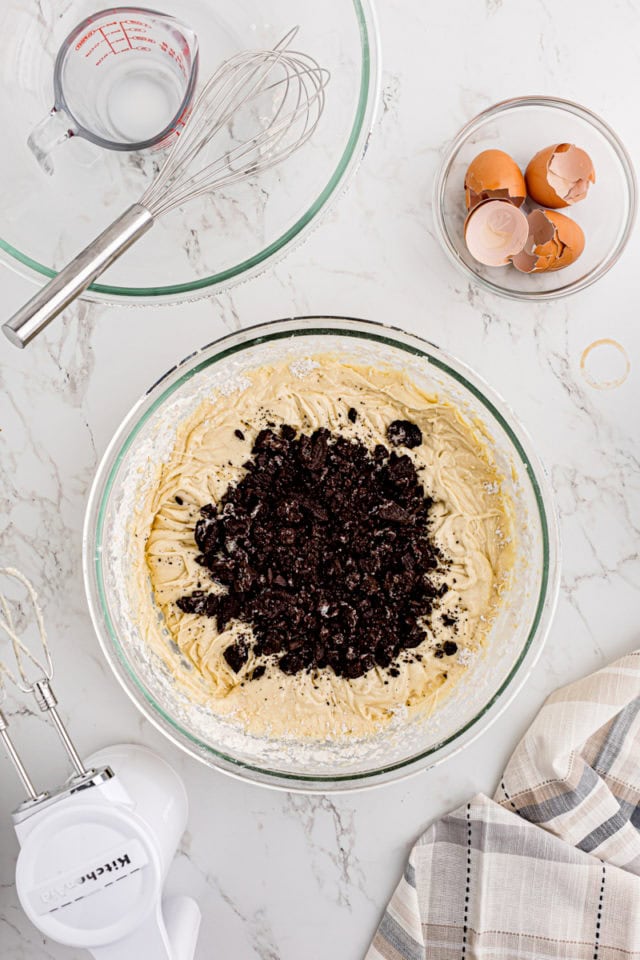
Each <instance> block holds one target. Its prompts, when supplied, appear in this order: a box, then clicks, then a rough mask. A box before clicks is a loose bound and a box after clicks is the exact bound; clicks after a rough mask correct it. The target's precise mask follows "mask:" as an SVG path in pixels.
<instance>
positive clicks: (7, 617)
mask: <svg viewBox="0 0 640 960" xmlns="http://www.w3.org/2000/svg"><path fill="white" fill-rule="evenodd" d="M0 576H1V577H6V578H9V579H11V580H14V581H17V582H18V583H20V584H22V586H23V587H24V588H25V590H26V592H27V596H28V599H29V601H30V603H31V606H32V608H33V613H34V618H35V623H36V629H37V633H38V637H39V641H40V645H41V647H42V657H37V656H36V655H35V654H34V653H33V652H32V651H31V650H30V649H29V647H28V646H27V645H26V644H25V643H24V642H23V641H22V640H21V639H20V637H19V635H18V631H17V629H16V624H15V620H14V617H13V615H12V613H11V606H10V604H9V602H8V601H7V599H6V597H5V596H4V595H3V594H2V593H0V630H1V631H3V632H4V633H5V634H6V635H7V636H8V637H9V639H10V640H11V644H12V647H13V657H14V659H15V663H16V667H17V670H16V671H15V672H14V671H13V670H12V669H11V668H10V667H9V666H8V665H7V663H6V662H5V661H4V660H2V659H0V692H2V693H4V681H5V680H9V681H10V682H11V683H12V684H13V685H14V686H16V687H17V688H18V689H19V690H21V691H22V692H23V693H31V694H33V697H34V698H35V701H36V703H37V704H38V707H39V708H40V710H42V711H43V712H46V713H47V714H48V715H49V716H50V717H51V720H52V721H53V725H54V727H55V728H56V731H57V732H58V734H59V736H60V739H61V740H62V744H63V746H64V748H65V750H66V751H67V754H68V755H69V758H70V760H71V763H72V764H73V768H74V771H75V777H77V778H86V777H87V775H88V774H89V773H90V772H91V771H88V770H86V768H85V766H84V764H83V762H82V760H81V759H80V756H79V754H78V751H77V750H76V748H75V747H74V745H73V742H72V740H71V738H70V736H69V734H68V732H67V730H66V727H65V725H64V723H63V722H62V718H61V717H60V714H59V713H58V709H57V703H58V701H57V699H56V697H55V694H54V692H53V690H52V689H51V681H52V679H53V661H52V659H51V653H50V651H49V643H48V641H47V632H46V630H45V626H44V620H43V618H42V612H41V610H40V605H39V603H38V597H37V594H36V592H35V590H34V588H33V585H32V584H31V582H30V581H29V580H28V579H27V578H26V577H25V576H24V574H23V573H20V571H19V570H15V569H14V568H13V567H4V568H0ZM34 670H35V678H32V677H30V676H29V674H32V673H33V672H34ZM8 726H9V724H8V721H7V718H6V716H5V715H4V714H3V713H2V711H1V710H0V739H2V741H3V743H4V746H5V748H6V750H7V753H8V755H9V757H10V759H11V761H12V762H13V765H14V767H15V768H16V771H17V773H18V776H19V777H20V780H21V781H22V784H23V786H24V788H25V790H26V791H27V794H28V796H29V799H30V800H41V799H42V798H43V797H45V796H47V794H46V793H38V792H37V791H36V789H35V787H34V785H33V782H32V780H31V778H30V777H29V775H28V773H27V771H26V769H25V767H24V764H23V763H22V761H21V759H20V757H19V755H18V752H17V750H16V748H15V746H14V744H13V742H12V740H11V738H10V736H9V732H8Z"/></svg>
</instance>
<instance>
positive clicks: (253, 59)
mask: <svg viewBox="0 0 640 960" xmlns="http://www.w3.org/2000/svg"><path fill="white" fill-rule="evenodd" d="M297 32H298V28H297V27H296V28H294V29H293V30H291V31H289V33H287V34H286V35H285V36H284V37H283V38H282V40H281V41H280V42H279V43H277V44H276V45H275V47H273V49H270V50H255V51H248V52H246V53H239V54H237V55H236V56H234V57H231V59H229V60H226V61H225V62H224V63H223V64H222V65H221V66H220V67H219V69H218V70H217V71H216V72H215V73H214V74H213V76H212V77H211V78H210V79H209V80H208V82H207V84H206V86H205V87H204V88H203V90H202V92H201V93H200V95H199V97H198V98H197V100H196V102H195V104H194V107H193V111H192V113H191V116H190V117H189V118H188V120H187V121H186V123H185V126H184V129H183V131H182V133H181V135H180V136H179V137H178V139H177V140H176V143H175V145H174V146H173V147H172V149H171V152H170V153H169V154H168V156H167V158H166V160H165V162H164V164H163V166H162V168H161V169H160V171H159V173H158V175H157V177H156V178H155V180H154V181H153V183H152V184H151V186H150V187H149V188H148V189H147V190H146V192H145V193H144V195H143V196H142V198H141V200H140V202H139V203H134V204H133V205H132V206H131V207H129V209H128V210H125V212H124V213H123V214H122V216H120V217H118V219H117V220H115V221H114V222H113V223H112V224H111V225H110V226H109V227H107V229H106V230H105V231H104V232H103V233H101V234H100V236H98V237H96V239H95V240H94V241H93V242H92V243H90V244H89V246H88V247H86V248H85V249H84V250H83V251H82V252H81V253H80V254H78V256H77V257H75V259H73V260H72V261H71V262H70V263H69V264H68V265H67V266H66V267H64V269H63V270H61V272H60V273H59V274H58V275H57V276H56V277H55V278H54V279H53V280H51V281H50V283H48V284H47V285H46V286H45V287H43V289H42V290H41V291H40V292H39V293H37V294H36V295H35V296H34V297H32V299H31V300H30V301H29V302H28V303H27V304H25V306H24V307H22V308H21V309H20V310H19V311H18V312H17V313H16V314H15V315H14V316H13V317H12V318H11V319H10V320H8V321H7V322H6V323H5V324H4V325H3V327H2V329H3V330H4V332H5V334H6V335H7V337H8V338H9V340H11V342H12V343H13V344H15V345H16V346H18V347H24V346H26V345H27V343H29V341H30V340H32V339H33V338H34V337H35V336H36V334H38V333H39V332H40V330H42V329H43V328H44V327H45V326H46V325H47V324H48V323H49V322H50V321H51V320H52V319H53V318H54V317H55V316H57V314H58V313H60V312H61V311H62V310H64V308H65V307H66V306H68V304H69V303H71V301H72V300H74V299H75V298H76V297H77V296H79V295H80V294H81V293H82V291H83V290H85V289H86V288H87V287H88V286H89V284H91V283H92V282H93V281H94V280H95V279H96V277H98V276H100V274H101V273H103V271H104V270H106V269H107V267H108V266H109V265H110V264H111V263H113V261H114V260H116V259H117V258H118V257H119V256H120V255H121V254H122V253H124V251H125V250H126V249H127V248H128V247H129V246H131V244H132V243H134V242H135V241H136V240H137V239H138V238H139V237H141V236H142V234H143V233H145V232H146V231H147V230H148V229H149V228H150V227H151V225H152V224H153V223H154V222H155V220H156V218H157V217H160V216H162V215H163V214H164V213H167V212H168V211H169V210H173V208H174V207H179V206H181V205H182V204H184V203H187V202H188V201H189V200H193V199H194V198H195V197H199V196H201V195H202V194H206V193H211V192H213V191H215V190H219V189H220V188H223V187H228V186H229V185H230V184H234V183H240V182H241V181H243V180H247V179H248V178H250V177H253V176H255V175H256V174H260V173H262V172H263V171H264V170H267V169H268V168H269V167H273V166H275V165H276V164H278V163H281V162H282V161H283V160H286V159H287V157H290V156H291V154H292V153H294V152H295V151H296V150H298V149H299V148H300V147H301V146H303V144H305V143H306V142H307V140H308V139H309V137H311V135H312V134H313V132H314V130H315V129H316V127H317V125H318V122H319V120H320V117H321V116H322V112H323V110H324V105H325V88H326V85H327V83H328V81H329V72H328V71H327V70H325V69H324V68H322V67H321V66H320V65H319V64H318V63H317V61H316V60H314V59H313V57H310V56H308V55H307V54H305V53H300V52H297V51H294V50H291V49H290V44H291V41H292V40H293V38H294V37H295V35H296V33H297ZM265 94H269V95H270V96H271V99H272V105H271V109H270V114H269V116H268V118H266V119H265V118H262V117H260V116H259V113H260V111H259V104H258V100H259V99H260V98H262V97H264V95H265ZM241 120H242V122H243V123H245V124H246V123H247V122H248V124H249V126H250V127H252V130H253V132H252V133H250V134H248V135H243V136H239V137H237V138H236V137H235V136H234V131H235V129H236V128H237V127H238V126H239V125H240V122H241ZM224 130H227V131H228V132H229V133H230V135H231V142H230V143H229V140H228V139H227V140H226V142H224V143H221V145H220V149H219V152H218V153H216V152H215V151H214V150H213V149H207V148H210V146H211V144H212V141H214V140H215V139H216V138H217V137H218V136H219V135H220V133H221V131H224Z"/></svg>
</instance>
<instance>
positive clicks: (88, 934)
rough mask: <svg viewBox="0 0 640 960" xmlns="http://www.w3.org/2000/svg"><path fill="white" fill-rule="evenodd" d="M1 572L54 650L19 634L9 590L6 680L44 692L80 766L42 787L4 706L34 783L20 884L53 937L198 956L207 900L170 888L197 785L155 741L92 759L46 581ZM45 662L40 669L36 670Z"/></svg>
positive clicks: (3, 602)
mask: <svg viewBox="0 0 640 960" xmlns="http://www.w3.org/2000/svg"><path fill="white" fill-rule="evenodd" d="M0 575H3V576H4V577H7V578H9V579H10V580H12V581H14V582H16V581H17V582H18V583H19V584H21V585H22V586H23V587H24V588H25V589H26V591H27V597H28V599H29V600H30V601H31V604H32V605H33V609H34V611H35V621H36V628H37V633H38V635H39V640H40V643H41V645H42V650H43V657H42V658H38V657H36V656H35V655H34V654H33V653H32V651H31V650H30V649H29V647H28V646H27V645H26V643H24V642H23V641H22V640H21V639H20V637H19V636H18V633H17V630H16V625H15V618H14V616H13V615H12V610H11V605H10V603H9V602H8V601H7V599H6V598H5V597H4V596H3V595H2V594H0V609H1V614H0V629H1V630H3V631H4V633H5V634H7V635H8V637H9V638H10V640H11V642H12V645H13V653H14V655H15V660H16V663H17V672H13V671H12V670H11V669H10V668H9V667H8V666H7V664H6V663H4V662H2V661H0V694H3V693H4V683H3V680H5V679H6V680H9V681H10V682H12V683H13V684H14V685H15V686H16V687H17V688H18V689H19V690H21V691H22V692H23V693H31V694H33V696H34V697H35V700H36V703H37V704H38V707H39V708H40V710H42V711H44V712H46V713H47V714H48V716H49V717H51V719H52V721H53V724H54V726H55V728H56V730H57V732H58V733H59V735H60V738H61V740H62V743H63V745H64V747H65V750H66V751H67V753H68V755H69V758H70V760H71V763H72V765H73V768H74V773H73V774H72V775H71V777H70V778H69V779H68V780H67V781H66V783H65V784H64V785H63V786H61V787H58V788H56V789H54V790H47V791H43V792H41V793H39V792H37V790H36V788H35V787H34V785H33V782H32V780H31V778H30V777H29V775H28V773H27V771H26V769H25V766H24V764H23V763H22V760H21V759H20V757H19V755H18V752H17V751H16V748H15V746H14V744H13V742H12V740H11V738H10V736H9V732H8V729H7V728H8V723H7V719H6V717H5V715H4V714H3V713H2V711H1V710H0V738H1V739H2V741H3V743H4V746H5V748H6V751H7V754H8V755H9V758H10V759H11V760H12V762H13V765H14V767H15V769H16V771H17V773H18V776H19V777H20V780H21V781H22V784H23V786H24V788H25V790H26V792H27V794H28V799H27V800H25V801H24V802H23V803H21V804H20V806H19V807H18V808H17V809H16V810H15V811H14V813H13V824H14V827H15V831H16V834H17V837H18V840H19V842H20V853H19V856H18V861H17V864H16V889H17V892H18V897H19V899H20V903H21V905H22V908H23V909H24V911H25V913H26V914H27V916H28V917H29V919H30V920H31V922H32V923H33V924H34V925H35V926H36V927H37V928H38V929H39V930H40V931H41V932H42V933H43V934H44V935H45V936H47V937H50V938H51V939H52V940H57V941H58V942H59V943H62V944H65V945H67V946H70V947H84V948H85V949H87V950H89V951H90V953H91V954H92V955H93V956H94V957H96V958H97V960H140V957H152V958H153V960H192V957H193V954H194V951H195V946H196V940H197V937H198V930H199V926H200V910H199V908H198V905H197V904H196V902H195V901H194V900H192V899H190V898H189V897H184V896H179V897H173V898H170V899H164V900H163V898H162V890H163V886H164V881H165V877H166V874H167V870H168V869H169V865H170V863H171V861H172V859H173V856H174V854H175V852H176V849H177V846H178V843H179V840H180V837H181V835H182V833H183V831H184V828H185V825H186V822H187V795H186V791H185V788H184V784H183V783H182V780H181V779H180V777H179V776H178V774H177V773H176V772H175V771H174V770H173V768H172V767H170V766H169V764H168V763H167V762H166V761H165V760H163V759H162V758H160V757H158V756H157V755H156V754H154V753H152V752H151V750H148V749H146V748H144V747H140V746H134V745H132V744H124V745H120V746H113V747H107V748H106V749H104V750H100V751H98V752H97V753H94V754H92V755H91V756H90V757H87V760H86V762H85V763H83V762H82V760H81V759H80V756H79V755H78V752H77V750H76V749H75V747H74V745H73V743H72V741H71V738H70V737H69V734H68V732H67V730H66V728H65V726H64V724H63V722H62V719H61V718H60V715H59V714H58V711H57V708H56V704H57V700H56V698H55V695H54V693H53V690H52V689H51V680H52V677H53V662H52V659H51V654H50V651H49V645H48V641H47V635H46V631H45V627H44V622H43V618H42V613H41V611H40V607H39V604H38V599H37V595H36V592H35V590H34V588H33V586H32V585H31V583H30V582H29V580H27V578H26V577H25V576H24V575H23V574H22V573H20V572H19V571H18V570H15V569H13V568H11V567H8V568H4V569H1V570H0ZM34 669H35V671H36V678H35V679H30V678H29V676H28V674H29V673H31V672H33V670H34Z"/></svg>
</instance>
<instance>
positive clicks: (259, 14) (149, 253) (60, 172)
mask: <svg viewBox="0 0 640 960" xmlns="http://www.w3.org/2000/svg"><path fill="white" fill-rule="evenodd" d="M156 5H157V6H158V7H159V8H160V11H161V12H162V13H164V14H168V15H170V16H175V17H176V18H178V19H179V20H180V21H181V22H182V23H184V24H186V25H187V26H188V27H189V28H191V29H192V30H193V31H194V33H195V34H196V36H197V38H198V49H199V87H201V86H202V84H203V83H204V82H205V80H206V79H207V78H208V77H209V76H210V75H211V74H212V73H213V71H214V70H215V69H216V68H217V67H218V66H219V65H220V64H221V63H222V61H224V60H225V59H227V58H228V57H229V56H231V55H233V54H236V53H237V52H239V51H241V50H247V49H255V48H256V47H265V46H268V47H272V46H273V45H274V44H275V43H277V42H278V41H279V40H280V39H281V38H282V37H283V36H284V35H285V34H286V33H287V32H288V31H289V30H291V28H292V27H295V26H299V28H300V30H299V33H298V35H297V37H296V39H295V43H294V46H295V47H296V48H297V49H300V50H303V51H305V52H307V53H309V54H310V55H311V56H313V57H315V58H316V59H317V61H318V62H319V63H320V64H321V65H322V66H323V67H325V68H326V69H327V70H329V71H330V73H331V80H330V82H329V85H328V88H327V100H326V107H325V111H324V113H323V116H322V119H321V122H320V124H319V126H318V129H317V130H316V131H314V135H313V137H312V139H311V140H310V141H309V143H307V144H306V145H305V146H304V148H303V149H302V150H300V151H299V152H298V153H296V154H295V155H294V156H292V157H290V158H289V159H288V160H287V161H286V162H284V163H283V164H281V165H279V166H277V167H274V168H273V169H272V170H269V171H267V172H266V173H264V174H262V175H261V176H260V177H259V178H256V179H255V180H253V181H248V182H246V183H243V184H238V185H235V186H231V187H229V188H227V189H226V190H220V191H218V192H216V193H215V194H211V195H208V196H206V197H201V198H199V199H197V200H195V201H193V202H191V203H189V204H185V206H184V207H183V208H182V209H179V210H175V211H172V212H171V213H170V214H168V215H167V216H166V217H164V218H163V219H162V220H161V221H160V222H159V223H158V224H156V226H155V227H154V229H153V230H152V231H150V232H149V233H148V234H147V235H146V236H145V237H143V238H142V239H141V241H140V242H139V243H137V244H136V245H135V246H133V247H132V248H131V249H130V250H128V251H127V254H126V256H124V257H123V258H122V259H121V260H118V261H117V262H116V263H114V264H113V265H112V266H111V267H110V268H109V269H108V270H107V271H106V273H105V274H104V277H103V278H102V279H101V281H100V282H99V283H95V284H93V285H92V287H91V288H90V289H89V290H88V291H87V292H86V294H84V296H85V297H86V298H88V299H102V300H109V301H112V302H119V303H122V302H126V303H141V302H142V303H144V302H152V303H157V302H172V301H176V300H180V299H194V298H196V297H198V296H201V295H209V294H211V293H212V292H215V291H218V290H220V289H221V288H223V287H224V286H228V285H229V284H231V283H233V282H234V281H237V280H239V279H246V278H247V277H248V276H251V275H252V274H254V273H256V272H259V271H260V270H264V269H265V266H266V264H267V263H269V262H271V261H273V260H274V259H276V258H278V257H280V256H282V255H283V253H284V252H285V250H287V249H288V248H289V247H290V246H291V245H292V244H294V243H297V242H299V241H300V240H301V239H302V238H303V237H304V236H305V235H306V233H308V231H309V230H310V229H311V227H312V226H313V225H315V224H316V223H317V220H318V217H319V215H320V214H321V213H323V212H324V211H326V210H327V208H328V206H329V205H330V203H331V202H332V201H333V200H335V198H336V197H337V196H339V194H340V192H341V189H342V188H343V187H344V186H345V184H346V182H347V181H348V179H349V177H350V176H351V174H352V173H353V172H354V170H355V168H356V166H357V164H358V162H359V161H360V159H361V157H362V155H363V152H364V150H365V147H366V144H367V140H368V137H369V134H370V132H371V126H372V121H373V116H374V112H375V107H376V103H377V92H378V85H379V63H378V54H377V30H376V24H375V19H374V14H373V10H372V3H371V0H325V2H323V3H303V4H301V3H299V2H297V0H274V2H272V3H269V4H264V3H260V2H259V0H234V2H233V3H213V2H211V0H154V3H153V6H156ZM36 6H37V5H36ZM99 7H100V0H69V2H66V3H63V4H51V3H49V4H42V5H41V6H40V7H38V9H36V7H35V6H34V4H32V3H24V2H17V0H10V2H7V3H1V4H0V82H1V84H2V90H3V96H2V97H1V98H0V119H1V121H2V128H3V131H4V136H3V150H2V155H1V157H0V176H1V179H2V182H3V185H4V190H3V202H2V206H1V208H0V259H2V260H3V261H4V263H6V264H8V265H9V266H11V267H13V268H15V269H16V270H18V271H19V272H20V273H21V274H23V275H25V276H27V277H28V278H30V279H31V280H33V281H34V282H36V283H38V284H40V285H41V284H42V283H43V282H44V280H45V279H47V278H49V277H51V276H52V275H53V274H54V273H55V272H56V271H57V270H59V269H60V268H61V267H62V266H63V265H64V264H65V263H67V262H68V261H69V260H70V259H71V258H72V257H74V256H75V255H76V254H77V253H78V251H79V250H81V249H82V248H83V247H84V246H85V245H86V244H87V243H88V242H89V241H91V240H92V239H93V238H94V237H95V236H96V235H97V234H98V233H100V231H101V230H103V229H104V228H105V227H106V226H107V225H108V224H109V223H111V222H112V221H113V220H114V218H115V217H116V216H118V215H119V214H120V213H121V212H122V211H123V210H125V209H126V208H127V207H128V206H129V205H130V204H131V203H134V202H136V201H137V200H139V198H140V197H141V196H142V194H143V193H144V190H145V188H146V187H147V186H148V185H149V183H150V182H151V181H152V179H153V177H154V174H155V172H157V169H158V164H159V163H160V162H161V160H162V154H161V153H160V154H159V153H158V152H157V150H156V151H154V150H146V151H144V152H139V153H114V152H113V151H111V150H104V149H101V148H100V147H96V146H94V145H93V144H90V143H88V142H87V141H86V140H83V139H82V138H80V137H77V136H76V137H72V138H71V139H70V140H69V142H68V143H66V144H65V147H64V150H61V151H60V152H59V153H58V154H57V156H56V162H55V172H54V174H53V176H48V175H47V174H45V173H44V172H43V171H42V170H41V169H40V167H39V166H38V163H37V162H36V160H35V158H34V156H33V155H32V153H31V151H30V150H29V149H28V147H27V139H28V137H29V134H30V133H31V131H32V129H33V127H34V126H35V124H36V123H37V122H38V121H39V120H40V119H41V117H42V116H44V115H45V114H46V112H47V111H48V110H49V109H50V107H51V103H52V98H53V94H54V91H53V80H52V78H53V68H54V62H55V58H56V53H57V51H58V49H59V47H60V45H61V43H62V42H63V40H64V39H65V37H66V36H67V35H68V34H69V32H70V31H71V30H72V29H73V28H74V27H75V26H76V25H77V24H78V23H79V21H81V20H83V19H84V18H85V17H87V16H90V15H92V14H94V13H95V12H96V8H98V9H99ZM196 93H197V90H196Z"/></svg>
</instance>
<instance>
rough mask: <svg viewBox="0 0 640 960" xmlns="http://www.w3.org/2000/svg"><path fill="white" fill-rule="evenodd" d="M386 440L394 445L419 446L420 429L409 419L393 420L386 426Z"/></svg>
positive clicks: (420, 441) (420, 440) (410, 448)
mask: <svg viewBox="0 0 640 960" xmlns="http://www.w3.org/2000/svg"><path fill="white" fill-rule="evenodd" d="M387 440H388V441H389V443H390V444H391V445H392V446H394V447H408V448H409V450H412V449H413V447H419V446H420V444H421V443H422V430H421V429H420V427H419V426H418V425H417V423H412V422H411V420H393V421H392V423H390V424H389V426H388V427H387Z"/></svg>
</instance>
